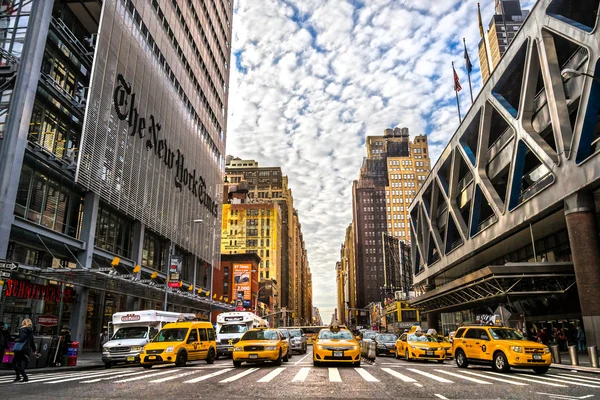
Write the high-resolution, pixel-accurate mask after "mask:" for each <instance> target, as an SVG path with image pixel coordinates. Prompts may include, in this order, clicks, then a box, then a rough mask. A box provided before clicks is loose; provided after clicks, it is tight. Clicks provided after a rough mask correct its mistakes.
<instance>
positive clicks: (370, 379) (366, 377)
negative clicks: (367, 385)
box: [354, 368, 379, 382]
mask: <svg viewBox="0 0 600 400" xmlns="http://www.w3.org/2000/svg"><path fill="white" fill-rule="evenodd" d="M354 370H355V371H356V372H358V374H359V375H360V376H362V377H363V379H364V380H365V381H367V382H379V379H377V378H375V377H374V376H373V375H371V374H370V373H368V372H367V371H366V370H364V369H363V368H354Z"/></svg>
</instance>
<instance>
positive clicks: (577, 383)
mask: <svg viewBox="0 0 600 400" xmlns="http://www.w3.org/2000/svg"><path fill="white" fill-rule="evenodd" d="M519 375H521V376H531V375H529V374H519ZM536 378H538V379H543V380H545V381H550V382H559V383H565V384H567V385H576V386H585V387H591V388H600V385H599V384H595V385H592V384H591V383H582V382H575V381H572V380H567V379H568V378H562V379H556V378H547V377H545V376H536Z"/></svg>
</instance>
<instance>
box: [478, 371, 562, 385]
mask: <svg viewBox="0 0 600 400" xmlns="http://www.w3.org/2000/svg"><path fill="white" fill-rule="evenodd" d="M485 374H486V375H495V376H506V375H503V374H500V373H498V372H490V371H485ZM510 378H511V379H519V380H522V381H526V382H533V383H541V384H542V385H548V386H555V387H566V386H565V385H561V384H559V383H552V382H543V381H540V380H538V379H531V378H524V377H522V376H515V375H514V374H513V375H511V376H510Z"/></svg>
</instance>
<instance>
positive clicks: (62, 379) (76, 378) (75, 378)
mask: <svg viewBox="0 0 600 400" xmlns="http://www.w3.org/2000/svg"><path fill="white" fill-rule="evenodd" d="M115 374H116V372H113V373H108V374H107V373H106V371H103V372H95V373H88V374H81V375H78V376H73V377H71V378H67V377H60V378H52V379H47V378H46V379H37V380H35V381H30V382H42V381H45V382H44V383H45V384H47V385H52V384H55V383H62V382H71V381H80V380H82V379H87V378H91V377H98V376H110V375H115Z"/></svg>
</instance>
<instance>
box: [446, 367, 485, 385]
mask: <svg viewBox="0 0 600 400" xmlns="http://www.w3.org/2000/svg"><path fill="white" fill-rule="evenodd" d="M435 371H436V372H439V373H442V374H446V375H450V376H453V377H455V378H459V379H464V380H466V381H469V382H475V383H479V384H480V385H491V384H492V382H488V381H482V380H481V379H477V378H471V377H470V376H464V375H459V374H455V373H453V372H450V371H444V370H441V369H436V370H435Z"/></svg>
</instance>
